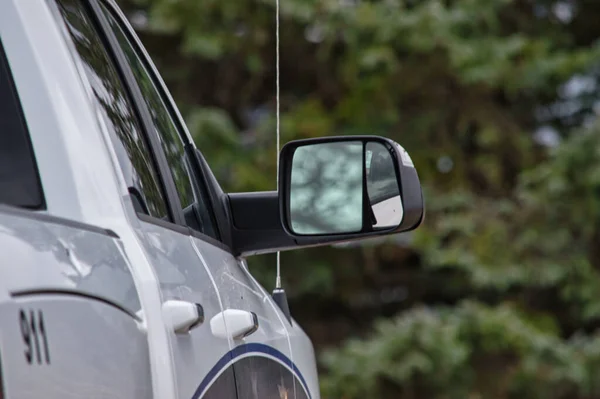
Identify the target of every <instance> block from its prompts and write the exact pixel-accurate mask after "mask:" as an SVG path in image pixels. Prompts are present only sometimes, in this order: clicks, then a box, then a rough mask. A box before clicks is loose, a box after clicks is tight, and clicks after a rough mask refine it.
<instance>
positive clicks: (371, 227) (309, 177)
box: [278, 136, 424, 246]
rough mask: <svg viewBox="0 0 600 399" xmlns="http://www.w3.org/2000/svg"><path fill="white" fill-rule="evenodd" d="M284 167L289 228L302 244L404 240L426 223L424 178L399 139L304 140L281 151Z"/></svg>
mask: <svg viewBox="0 0 600 399" xmlns="http://www.w3.org/2000/svg"><path fill="white" fill-rule="evenodd" d="M279 164H280V168H279V187H278V194H279V211H280V218H281V224H282V227H283V229H284V230H285V232H286V233H287V234H288V235H289V236H291V237H293V238H294V240H295V241H296V243H297V244H298V245H302V246H303V245H319V244H325V243H334V242H340V241H350V240H356V239H362V238H367V237H371V236H381V235H388V234H394V233H400V232H404V231H409V230H413V229H415V228H417V227H418V226H419V225H420V224H421V222H422V220H423V217H424V202H423V195H422V190H421V184H420V181H419V177H418V174H417V171H416V169H415V167H414V164H413V162H412V160H411V158H410V156H409V155H408V153H407V152H406V150H404V148H403V147H402V146H401V145H399V144H398V143H396V142H395V141H393V140H390V139H387V138H384V137H380V136H338V137H335V136H334V137H324V138H316V139H307V140H296V141H292V142H289V143H287V144H286V145H285V146H284V147H283V148H282V149H281V152H280V162H279ZM327 202H328V203H329V204H325V203H327Z"/></svg>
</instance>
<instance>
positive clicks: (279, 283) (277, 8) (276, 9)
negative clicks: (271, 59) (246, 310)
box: [275, 0, 281, 288]
mask: <svg viewBox="0 0 600 399" xmlns="http://www.w3.org/2000/svg"><path fill="white" fill-rule="evenodd" d="M275 68H276V69H275V83H276V89H275V93H276V94H275V97H276V99H277V109H276V120H277V122H276V123H277V127H276V132H277V148H276V153H275V157H276V160H277V171H276V174H277V180H276V181H277V189H279V137H280V131H279V121H280V114H279V105H280V102H279V0H275ZM275 288H281V252H279V251H277V278H276V279H275Z"/></svg>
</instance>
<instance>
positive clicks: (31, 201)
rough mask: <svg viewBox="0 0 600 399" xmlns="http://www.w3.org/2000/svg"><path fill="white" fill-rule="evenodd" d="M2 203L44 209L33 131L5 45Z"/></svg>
mask: <svg viewBox="0 0 600 399" xmlns="http://www.w3.org/2000/svg"><path fill="white" fill-rule="evenodd" d="M0 203H3V204H8V205H13V206H18V207H23V208H31V209H40V208H43V207H44V197H43V194H42V188H41V186H40V179H39V175H38V171H37V166H36V163H35V156H34V154H33V149H32V147H31V142H30V139H29V131H28V130H27V125H26V123H25V118H24V116H23V113H22V109H21V103H20V101H19V96H18V94H17V90H16V87H15V84H14V81H13V78H12V75H11V72H10V66H9V64H8V60H7V57H6V54H5V53H4V47H3V46H2V43H1V42H0Z"/></svg>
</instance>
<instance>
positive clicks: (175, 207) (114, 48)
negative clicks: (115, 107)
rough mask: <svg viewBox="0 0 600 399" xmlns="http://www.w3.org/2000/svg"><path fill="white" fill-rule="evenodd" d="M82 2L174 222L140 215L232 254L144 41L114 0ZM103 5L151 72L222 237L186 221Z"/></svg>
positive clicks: (191, 151) (171, 179) (146, 112)
mask: <svg viewBox="0 0 600 399" xmlns="http://www.w3.org/2000/svg"><path fill="white" fill-rule="evenodd" d="M80 1H82V2H84V4H86V3H87V4H86V5H88V6H89V11H90V17H91V18H92V19H93V20H94V23H96V25H97V29H98V33H99V35H100V38H101V40H102V41H103V43H104V44H105V47H106V51H107V52H108V54H109V57H111V59H112V61H113V62H114V63H115V68H116V69H117V72H118V74H119V75H120V76H121V79H122V80H123V86H124V87H125V90H126V91H127V92H128V94H129V95H130V97H131V102H132V106H133V107H134V110H135V111H136V112H137V113H138V115H139V119H140V120H139V122H140V127H141V130H142V134H143V135H144V136H145V137H146V138H147V139H148V140H147V141H148V145H149V149H150V152H151V153H152V157H153V158H154V160H155V162H156V169H157V170H156V171H157V173H158V175H159V179H160V181H161V182H162V184H163V187H162V189H163V190H164V192H165V201H166V202H167V208H168V211H169V213H170V215H171V218H172V222H171V221H166V220H163V219H159V218H156V217H153V216H150V215H146V214H142V213H137V212H136V214H137V216H138V218H139V219H140V220H142V221H144V222H147V223H151V224H154V225H157V226H160V227H164V228H167V229H170V230H173V231H176V232H178V233H181V234H185V235H188V236H194V237H196V238H198V239H200V240H203V241H205V242H208V243H210V244H212V245H215V246H217V247H219V248H221V249H223V250H225V251H227V252H229V253H232V250H231V248H230V247H229V246H228V245H227V244H225V243H224V242H223V228H222V226H221V223H219V222H220V220H219V218H218V217H217V214H216V212H215V204H214V203H213V201H212V200H211V198H210V191H209V187H208V182H207V181H206V180H205V177H204V173H205V171H204V170H203V168H202V165H196V164H197V163H198V162H197V160H196V157H195V153H194V152H195V151H197V149H196V147H195V145H194V144H193V143H192V142H190V139H189V137H188V135H187V134H184V133H185V129H184V127H183V126H182V125H181V123H182V122H181V119H180V118H179V117H178V115H176V114H175V112H174V109H173V107H175V105H174V104H173V103H172V101H171V99H170V98H169V97H168V96H167V95H166V93H165V90H166V89H165V87H164V86H163V84H162V82H161V81H160V80H159V79H158V78H157V76H156V75H157V73H158V72H157V71H156V70H155V68H154V67H152V65H151V64H149V61H148V57H149V56H148V54H147V53H146V51H145V49H144V48H143V46H142V44H141V43H140V42H139V41H138V40H137V38H136V37H135V36H133V35H132V33H131V28H130V26H129V25H128V23H127V20H126V18H125V17H124V16H123V15H122V13H121V11H120V9H119V8H118V7H117V6H116V5H115V4H114V3H113V2H112V1H108V0H80ZM102 5H103V6H105V8H106V9H107V11H108V12H110V13H111V15H112V17H113V18H115V20H116V21H117V23H118V24H119V25H120V27H121V29H122V30H123V32H124V34H125V35H126V37H127V39H129V41H130V42H131V45H132V47H134V51H135V52H136V53H137V55H138V57H139V58H140V59H141V61H142V63H143V65H144V67H145V68H146V70H147V72H148V74H149V75H150V79H151V80H152V83H153V84H154V86H155V88H156V89H157V91H158V94H159V96H160V98H161V100H162V102H163V103H164V105H165V107H166V110H167V113H168V114H169V116H170V117H171V120H172V122H173V123H174V125H175V128H176V130H177V133H178V134H179V136H180V138H181V140H182V142H183V145H184V151H185V153H186V155H187V156H188V158H189V162H190V163H191V164H192V165H191V168H190V174H191V177H192V178H193V179H194V181H195V182H194V183H195V184H196V185H197V186H198V189H199V191H200V192H199V193H198V194H199V195H201V196H202V200H203V201H204V203H205V205H206V208H207V212H208V213H209V217H210V219H211V221H212V223H213V226H214V228H215V230H216V234H217V235H218V236H219V239H216V238H213V237H211V236H208V235H206V234H204V233H202V232H199V231H196V230H194V229H192V228H191V227H189V226H188V225H187V224H186V221H185V216H184V213H183V208H182V205H181V201H180V199H179V193H178V192H177V187H176V185H175V182H174V180H173V176H172V173H171V169H170V167H169V164H168V161H167V158H166V155H165V152H164V151H163V148H162V145H161V143H160V139H159V137H158V133H157V132H156V131H155V126H154V121H153V119H152V116H151V113H150V111H149V109H148V106H147V105H146V102H145V101H144V98H143V94H142V91H141V89H140V88H139V85H138V82H137V80H136V78H135V75H134V73H133V71H132V69H131V66H130V65H129V62H128V60H127V56H126V55H125V54H124V52H123V50H122V48H121V46H120V44H119V42H118V39H117V37H116V34H115V33H114V32H113V31H112V29H111V26H110V24H109V22H108V20H107V19H106V16H105V15H104V12H103V10H102ZM198 172H199V173H198Z"/></svg>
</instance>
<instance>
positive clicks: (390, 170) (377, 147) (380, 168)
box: [365, 141, 404, 229]
mask: <svg viewBox="0 0 600 399" xmlns="http://www.w3.org/2000/svg"><path fill="white" fill-rule="evenodd" d="M365 163H366V165H365V167H366V173H367V193H368V196H369V203H370V204H371V209H372V212H371V218H372V220H371V223H372V226H373V228H375V229H389V228H392V227H397V226H399V225H400V223H401V222H402V216H403V214H404V210H403V207H402V200H401V198H400V187H399V186H398V179H397V177H396V169H395V168H394V159H393V158H392V155H391V153H390V150H388V149H387V148H386V147H385V146H384V145H383V144H382V143H380V142H376V141H370V142H367V143H366V145H365Z"/></svg>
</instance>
